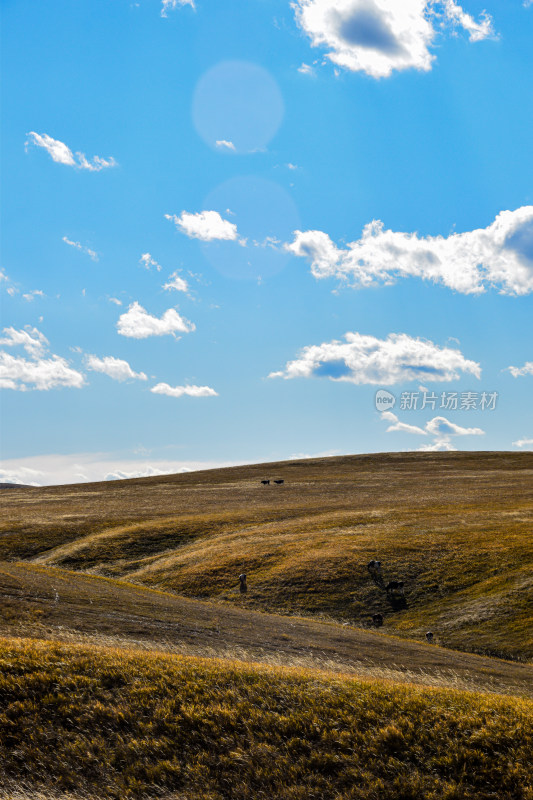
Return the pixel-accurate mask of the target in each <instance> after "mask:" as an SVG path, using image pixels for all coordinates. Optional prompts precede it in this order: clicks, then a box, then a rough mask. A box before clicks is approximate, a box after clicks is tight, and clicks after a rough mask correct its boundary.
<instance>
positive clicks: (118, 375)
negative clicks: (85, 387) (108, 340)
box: [85, 355, 148, 381]
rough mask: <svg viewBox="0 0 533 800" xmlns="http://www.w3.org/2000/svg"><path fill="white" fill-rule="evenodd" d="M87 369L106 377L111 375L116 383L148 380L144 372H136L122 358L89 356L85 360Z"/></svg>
mask: <svg viewBox="0 0 533 800" xmlns="http://www.w3.org/2000/svg"><path fill="white" fill-rule="evenodd" d="M85 362H86V365H87V369H92V370H94V372H103V373H104V375H109V377H110V378H113V380H115V381H126V380H128V379H131V378H137V379H138V380H141V381H146V380H148V378H147V376H146V375H145V374H144V372H134V371H133V370H132V368H131V367H130V365H129V364H128V362H127V361H123V360H122V359H121V358H114V357H113V356H104V358H98V357H97V356H93V355H89V356H87V358H86V359H85Z"/></svg>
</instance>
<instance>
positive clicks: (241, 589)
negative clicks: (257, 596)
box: [239, 572, 248, 594]
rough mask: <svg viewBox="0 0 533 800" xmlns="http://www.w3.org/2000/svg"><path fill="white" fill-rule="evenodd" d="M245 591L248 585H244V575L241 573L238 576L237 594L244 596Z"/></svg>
mask: <svg viewBox="0 0 533 800" xmlns="http://www.w3.org/2000/svg"><path fill="white" fill-rule="evenodd" d="M247 591H248V584H247V583H246V575H245V574H244V572H243V573H242V575H239V592H240V593H241V594H246V592H247Z"/></svg>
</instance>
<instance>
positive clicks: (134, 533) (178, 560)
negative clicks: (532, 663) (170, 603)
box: [0, 453, 533, 660]
mask: <svg viewBox="0 0 533 800" xmlns="http://www.w3.org/2000/svg"><path fill="white" fill-rule="evenodd" d="M263 478H281V479H284V481H285V483H284V485H280V486H278V485H274V484H271V485H269V486H262V485H261V483H260V481H261V479H263ZM0 502H1V508H2V516H1V518H0V526H1V527H0V531H1V532H2V535H1V536H0V556H1V557H2V558H4V559H17V560H19V559H32V560H33V561H36V562H38V563H41V564H43V565H48V566H61V567H67V568H69V569H76V570H84V571H91V572H94V573H95V574H100V575H107V576H113V577H116V578H121V579H127V580H128V581H130V582H131V581H133V582H135V583H140V584H144V585H147V586H151V587H156V588H162V589H164V590H167V591H172V592H175V593H177V594H181V595H186V596H189V597H197V598H209V599H211V600H217V601H220V600H223V601H227V602H237V603H241V602H242V600H241V598H240V596H239V593H238V591H237V588H236V585H237V576H238V575H239V573H241V572H246V573H247V574H248V583H249V591H248V594H247V597H246V601H245V602H246V603H247V605H248V606H249V607H250V608H257V609H263V610H268V611H276V612H282V613H285V614H300V615H301V614H304V615H318V616H325V617H328V618H331V619H337V620H340V621H350V622H351V623H353V624H356V625H368V624H369V620H370V618H371V615H372V614H373V613H375V612H378V611H379V612H381V613H383V614H384V616H385V626H384V630H385V631H387V632H390V633H394V634H396V635H400V636H407V637H414V638H422V637H423V636H424V633H425V631H426V630H428V628H431V629H432V630H434V632H435V635H436V637H437V639H438V641H439V642H440V643H441V644H443V645H445V646H447V647H452V648H456V649H463V650H467V651H471V652H479V653H486V654H492V655H500V656H503V657H506V658H514V659H522V660H529V659H532V658H533V577H532V573H531V564H532V562H533V537H532V536H531V531H532V528H533V524H532V523H533V455H532V454H530V453H407V454H405V453H404V454H402V453H399V454H380V455H372V456H347V457H340V458H328V459H314V460H308V461H299V462H298V461H290V462H283V463H279V464H263V465H252V466H248V467H235V468H230V469H223V470H210V471H205V472H198V473H186V474H180V475H175V476H161V477H157V478H146V479H137V480H132V481H120V482H112V483H105V484H84V485H78V486H67V487H48V488H42V489H25V490H22V491H19V492H8V493H6V494H3V495H2V497H1V498H0ZM372 558H378V559H380V560H381V561H382V563H383V571H384V579H385V582H387V581H388V580H391V579H397V580H403V581H404V582H405V588H406V605H405V607H404V608H402V607H399V606H398V603H394V604H393V603H392V602H391V600H390V598H388V597H387V595H386V593H385V591H384V590H383V587H382V586H380V585H379V584H378V583H377V582H375V581H373V580H372V579H371V578H370V576H369V574H368V571H367V569H366V564H367V563H368V561H369V560H370V559H372Z"/></svg>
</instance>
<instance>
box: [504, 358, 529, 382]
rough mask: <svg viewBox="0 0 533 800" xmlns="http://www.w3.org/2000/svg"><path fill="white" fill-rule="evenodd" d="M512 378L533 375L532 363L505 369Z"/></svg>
mask: <svg viewBox="0 0 533 800" xmlns="http://www.w3.org/2000/svg"><path fill="white" fill-rule="evenodd" d="M507 369H508V370H509V372H510V373H511V375H512V376H513V378H519V377H520V376H521V375H533V361H526V363H525V364H524V366H523V367H507Z"/></svg>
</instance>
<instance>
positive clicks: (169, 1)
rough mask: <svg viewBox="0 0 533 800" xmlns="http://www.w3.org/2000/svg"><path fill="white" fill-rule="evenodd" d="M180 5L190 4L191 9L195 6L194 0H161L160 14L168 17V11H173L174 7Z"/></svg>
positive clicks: (179, 6)
mask: <svg viewBox="0 0 533 800" xmlns="http://www.w3.org/2000/svg"><path fill="white" fill-rule="evenodd" d="M182 6H190V7H191V8H193V9H195V8H196V4H195V2H194V0H162V2H161V16H162V17H168V12H169V11H174V10H175V9H176V8H181V7H182Z"/></svg>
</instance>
